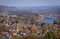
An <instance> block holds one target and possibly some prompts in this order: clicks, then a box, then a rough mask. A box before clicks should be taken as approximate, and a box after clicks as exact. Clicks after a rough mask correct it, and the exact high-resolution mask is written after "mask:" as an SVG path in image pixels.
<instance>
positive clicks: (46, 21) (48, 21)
mask: <svg viewBox="0 0 60 39" xmlns="http://www.w3.org/2000/svg"><path fill="white" fill-rule="evenodd" d="M56 18H57V17H56V16H53V17H50V18H44V19H43V20H42V22H44V23H52V24H53V23H54V21H55V19H56Z"/></svg>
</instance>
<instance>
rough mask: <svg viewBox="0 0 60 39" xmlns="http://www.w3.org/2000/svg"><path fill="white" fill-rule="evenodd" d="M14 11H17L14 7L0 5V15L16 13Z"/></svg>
mask: <svg viewBox="0 0 60 39" xmlns="http://www.w3.org/2000/svg"><path fill="white" fill-rule="evenodd" d="M16 10H17V8H16V7H8V6H4V5H0V12H1V13H8V12H9V11H16Z"/></svg>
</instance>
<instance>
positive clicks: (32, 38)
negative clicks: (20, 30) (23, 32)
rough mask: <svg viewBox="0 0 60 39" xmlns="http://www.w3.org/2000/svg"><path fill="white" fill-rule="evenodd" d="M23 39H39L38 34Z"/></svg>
mask: <svg viewBox="0 0 60 39" xmlns="http://www.w3.org/2000/svg"><path fill="white" fill-rule="evenodd" d="M22 39H38V35H37V34H32V35H27V36H25V37H23V38H22Z"/></svg>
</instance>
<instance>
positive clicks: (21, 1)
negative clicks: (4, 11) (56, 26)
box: [0, 0, 60, 6]
mask: <svg viewBox="0 0 60 39" xmlns="http://www.w3.org/2000/svg"><path fill="white" fill-rule="evenodd" d="M0 5H7V6H60V0H0Z"/></svg>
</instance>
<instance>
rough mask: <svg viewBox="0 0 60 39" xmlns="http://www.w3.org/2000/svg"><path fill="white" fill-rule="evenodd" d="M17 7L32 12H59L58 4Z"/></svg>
mask: <svg viewBox="0 0 60 39" xmlns="http://www.w3.org/2000/svg"><path fill="white" fill-rule="evenodd" d="M18 9H20V10H23V11H29V12H34V13H44V12H47V13H60V6H32V7H19V8H18Z"/></svg>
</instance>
